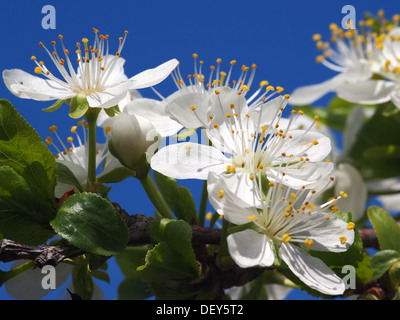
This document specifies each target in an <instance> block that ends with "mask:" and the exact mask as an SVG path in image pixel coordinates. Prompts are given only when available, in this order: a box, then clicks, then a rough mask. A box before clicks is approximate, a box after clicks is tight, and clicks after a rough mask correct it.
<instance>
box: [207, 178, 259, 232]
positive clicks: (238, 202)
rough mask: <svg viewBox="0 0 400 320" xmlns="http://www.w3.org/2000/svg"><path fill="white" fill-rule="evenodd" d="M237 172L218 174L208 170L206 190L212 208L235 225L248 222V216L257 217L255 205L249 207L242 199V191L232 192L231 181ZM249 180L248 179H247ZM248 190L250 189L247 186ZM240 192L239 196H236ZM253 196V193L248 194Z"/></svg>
mask: <svg viewBox="0 0 400 320" xmlns="http://www.w3.org/2000/svg"><path fill="white" fill-rule="evenodd" d="M238 175H239V174H220V175H217V174H215V173H213V172H210V173H209V175H208V179H207V190H208V195H209V200H210V203H211V205H212V206H213V207H214V209H215V210H216V211H217V212H218V213H219V214H221V215H224V216H225V219H226V220H228V221H229V222H232V223H234V224H237V225H242V224H246V223H248V222H249V219H248V217H254V216H255V217H258V216H259V214H258V211H257V209H256V208H255V207H249V206H248V203H247V202H246V201H243V196H242V192H239V193H232V190H230V189H229V187H231V182H233V183H235V182H236V181H232V178H234V180H235V179H236V176H238ZM249 181H250V179H249ZM249 190H251V189H250V188H249ZM221 191H222V193H221ZM247 193H250V192H247ZM239 194H240V197H239V196H238V195H239ZM250 196H251V197H255V193H253V194H251V195H250Z"/></svg>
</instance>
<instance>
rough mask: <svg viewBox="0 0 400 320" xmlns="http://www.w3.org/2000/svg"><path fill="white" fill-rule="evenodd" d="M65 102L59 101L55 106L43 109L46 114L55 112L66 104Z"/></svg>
mask: <svg viewBox="0 0 400 320" xmlns="http://www.w3.org/2000/svg"><path fill="white" fill-rule="evenodd" d="M64 102H65V100H57V101H56V102H55V103H54V104H52V105H51V106H50V107H48V108H44V109H42V110H43V111H45V112H53V111H56V110H58V109H59V108H60V107H61V106H62V105H63V104H64Z"/></svg>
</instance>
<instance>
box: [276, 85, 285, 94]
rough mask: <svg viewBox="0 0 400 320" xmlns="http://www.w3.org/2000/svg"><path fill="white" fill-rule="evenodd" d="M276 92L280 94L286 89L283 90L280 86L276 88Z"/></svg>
mask: <svg viewBox="0 0 400 320" xmlns="http://www.w3.org/2000/svg"><path fill="white" fill-rule="evenodd" d="M276 90H277V92H278V93H281V92H282V91H283V90H285V89H283V88H282V87H279V86H278V87H276Z"/></svg>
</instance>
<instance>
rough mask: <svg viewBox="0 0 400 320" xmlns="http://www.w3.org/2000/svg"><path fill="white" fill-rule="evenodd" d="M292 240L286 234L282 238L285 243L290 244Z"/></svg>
mask: <svg viewBox="0 0 400 320" xmlns="http://www.w3.org/2000/svg"><path fill="white" fill-rule="evenodd" d="M290 240H292V238H291V237H290V236H289V235H288V234H286V233H285V234H284V235H283V236H282V241H283V242H286V243H288V242H290Z"/></svg>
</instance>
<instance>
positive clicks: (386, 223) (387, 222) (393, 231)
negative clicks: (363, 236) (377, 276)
mask: <svg viewBox="0 0 400 320" xmlns="http://www.w3.org/2000/svg"><path fill="white" fill-rule="evenodd" d="M367 215H368V218H369V220H370V221H371V224H372V227H373V228H374V230H375V232H376V236H377V237H378V242H379V247H380V249H381V250H395V251H397V252H400V227H399V226H398V224H397V222H396V221H395V220H394V219H393V218H392V217H391V216H390V214H389V213H387V212H386V211H385V210H383V209H382V208H379V207H377V206H371V207H369V208H368V210H367Z"/></svg>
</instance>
